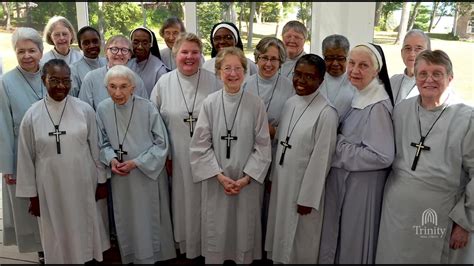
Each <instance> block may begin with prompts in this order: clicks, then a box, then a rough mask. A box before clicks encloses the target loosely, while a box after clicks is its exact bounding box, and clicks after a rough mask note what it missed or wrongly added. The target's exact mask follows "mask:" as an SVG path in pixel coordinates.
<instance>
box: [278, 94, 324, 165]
mask: <svg viewBox="0 0 474 266" xmlns="http://www.w3.org/2000/svg"><path fill="white" fill-rule="evenodd" d="M316 96H318V94H316V95H314V97H313V99H311V101H310V102H309V103H308V105H306V107H305V108H304V109H303V112H301V114H300V116H299V117H298V119H297V120H296V122H295V124H294V125H293V127H292V128H291V131H290V126H291V121H292V120H293V115H294V114H295V109H296V106H295V107H293V112H291V117H290V122H288V129H287V130H286V138H285V140H284V141H283V140H282V141H280V145H281V146H283V151H282V153H281V156H280V163H279V164H280V165H283V161H284V160H285V153H286V149H291V145H290V143H289V141H290V137H291V135H292V134H293V130H295V127H296V124H298V122H299V121H300V119H301V117H302V116H303V114H304V112H306V109H308V107H309V106H310V105H311V103H312V102H313V101H314V99H316Z"/></svg>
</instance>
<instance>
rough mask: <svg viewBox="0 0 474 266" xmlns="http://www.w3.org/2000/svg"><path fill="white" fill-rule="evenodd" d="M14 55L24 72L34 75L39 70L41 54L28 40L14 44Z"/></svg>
mask: <svg viewBox="0 0 474 266" xmlns="http://www.w3.org/2000/svg"><path fill="white" fill-rule="evenodd" d="M15 54H16V59H17V61H18V64H19V65H20V67H21V68H23V69H24V70H25V71H28V72H31V73H35V72H36V71H38V69H39V62H40V60H41V57H42V56H43V53H42V52H41V51H40V49H39V48H38V46H37V45H36V44H35V43H34V42H32V41H30V40H21V41H18V42H17V43H16V47H15Z"/></svg>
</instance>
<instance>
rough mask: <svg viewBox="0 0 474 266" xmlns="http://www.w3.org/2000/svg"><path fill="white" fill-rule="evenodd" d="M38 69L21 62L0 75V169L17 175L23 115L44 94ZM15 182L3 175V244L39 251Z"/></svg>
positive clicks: (32, 223) (25, 202)
mask: <svg viewBox="0 0 474 266" xmlns="http://www.w3.org/2000/svg"><path fill="white" fill-rule="evenodd" d="M46 93H47V90H46V88H45V87H44V85H43V81H42V80H41V71H40V70H38V71H37V72H35V73H30V72H27V71H25V70H23V69H22V68H21V67H20V66H18V67H16V68H14V69H12V70H10V71H8V72H7V73H5V74H4V75H3V76H2V79H0V172H1V173H3V174H13V178H16V170H17V169H16V160H17V143H18V132H19V130H20V123H21V120H22V119H23V116H24V114H25V112H26V110H28V108H30V106H31V105H32V104H33V103H35V102H36V101H38V100H40V99H42V98H43V97H44V95H46ZM15 190H16V185H7V184H6V183H5V180H4V179H3V177H2V204H3V205H2V208H3V245H5V246H9V245H17V246H18V250H19V251H20V252H33V251H41V250H42V247H41V239H40V234H39V227H38V222H37V219H36V217H34V216H32V215H31V214H29V213H28V207H29V204H30V201H29V199H24V198H17V197H16V196H15Z"/></svg>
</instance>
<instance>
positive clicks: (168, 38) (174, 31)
mask: <svg viewBox="0 0 474 266" xmlns="http://www.w3.org/2000/svg"><path fill="white" fill-rule="evenodd" d="M180 33H181V26H180V25H177V24H174V25H171V26H169V27H168V28H166V29H165V30H164V31H163V38H164V39H165V43H166V46H168V48H170V49H172V48H173V45H174V42H175V41H176V39H177V38H178V36H179V34H180Z"/></svg>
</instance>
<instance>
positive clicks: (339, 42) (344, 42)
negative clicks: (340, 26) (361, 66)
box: [322, 34, 350, 54]
mask: <svg viewBox="0 0 474 266" xmlns="http://www.w3.org/2000/svg"><path fill="white" fill-rule="evenodd" d="M337 48H341V49H343V50H344V52H345V53H346V54H347V53H348V52H349V49H350V44H349V40H348V39H347V38H346V37H345V36H343V35H339V34H333V35H329V36H327V37H326V38H324V40H323V44H322V49H323V54H324V52H326V49H337Z"/></svg>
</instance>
